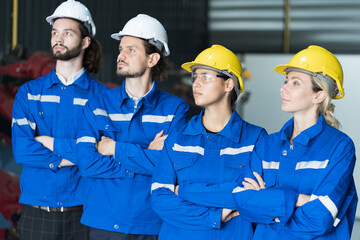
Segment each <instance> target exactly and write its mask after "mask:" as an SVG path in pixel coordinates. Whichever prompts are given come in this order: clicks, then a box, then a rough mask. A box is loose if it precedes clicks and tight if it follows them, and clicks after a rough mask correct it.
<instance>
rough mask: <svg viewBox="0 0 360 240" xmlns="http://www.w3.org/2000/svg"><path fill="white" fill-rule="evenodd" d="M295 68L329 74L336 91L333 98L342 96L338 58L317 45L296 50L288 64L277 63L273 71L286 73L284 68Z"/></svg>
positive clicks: (340, 68)
mask: <svg viewBox="0 0 360 240" xmlns="http://www.w3.org/2000/svg"><path fill="white" fill-rule="evenodd" d="M289 68H297V69H302V70H305V71H308V72H311V73H321V74H322V75H324V76H325V77H326V76H329V77H331V78H332V80H334V81H335V82H336V86H337V89H338V93H337V94H335V95H334V97H333V98H334V99H340V98H342V97H344V88H343V81H344V77H343V70H342V67H341V64H340V62H339V60H338V59H337V58H336V57H335V56H334V54H332V53H331V52H329V51H328V50H326V49H325V48H322V47H319V46H314V45H312V46H309V47H308V48H306V49H304V50H302V51H300V52H298V53H297V54H296V55H295V56H294V57H293V58H292V59H291V60H290V62H289V63H288V64H283V65H278V66H276V67H275V71H276V72H278V73H280V74H282V75H285V76H286V75H287V71H286V69H289Z"/></svg>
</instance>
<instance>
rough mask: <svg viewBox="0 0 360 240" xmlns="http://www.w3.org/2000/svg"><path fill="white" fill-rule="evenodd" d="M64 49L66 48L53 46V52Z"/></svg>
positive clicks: (57, 45)
mask: <svg viewBox="0 0 360 240" xmlns="http://www.w3.org/2000/svg"><path fill="white" fill-rule="evenodd" d="M64 49H66V47H65V46H63V45H59V44H56V45H55V46H53V50H55V51H61V50H64Z"/></svg>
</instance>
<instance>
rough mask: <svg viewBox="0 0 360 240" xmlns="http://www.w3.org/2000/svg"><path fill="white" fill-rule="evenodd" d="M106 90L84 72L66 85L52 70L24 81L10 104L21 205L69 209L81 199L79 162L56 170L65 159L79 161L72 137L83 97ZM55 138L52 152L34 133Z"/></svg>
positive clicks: (82, 105)
mask: <svg viewBox="0 0 360 240" xmlns="http://www.w3.org/2000/svg"><path fill="white" fill-rule="evenodd" d="M106 89H108V88H107V87H105V86H104V85H102V84H100V83H98V82H97V81H95V80H94V79H92V78H90V76H89V74H88V72H87V71H86V70H85V72H84V73H83V74H82V75H81V76H80V77H79V78H78V79H77V80H76V81H75V82H74V83H73V84H71V85H69V86H65V85H63V84H62V83H61V81H60V80H59V79H58V77H57V76H56V74H55V69H54V70H52V71H51V72H50V73H49V74H47V75H45V76H43V77H40V78H38V79H36V80H33V81H29V82H27V83H25V84H23V85H22V86H21V87H20V88H19V91H18V93H17V94H16V98H15V102H14V106H13V112H12V115H13V119H12V143H13V152H14V158H15V161H16V162H17V163H19V164H21V165H23V166H24V167H23V171H22V174H21V179H20V187H21V195H20V200H19V202H20V203H23V204H30V205H38V206H49V207H68V206H76V205H81V204H82V203H83V199H82V198H83V196H82V193H81V191H82V188H81V187H80V185H81V178H80V174H79V168H78V166H73V167H64V168H60V169H58V168H57V167H58V165H59V163H60V162H61V160H62V159H63V158H65V159H67V160H69V161H71V162H73V163H75V164H76V163H77V162H78V159H77V153H76V136H77V130H78V127H79V120H80V116H81V112H82V111H83V108H84V106H85V103H86V101H87V100H88V99H89V98H92V97H93V96H94V95H95V94H97V93H99V92H102V91H104V90H106ZM41 135H47V136H51V137H53V138H54V151H53V152H52V151H50V150H49V149H47V148H46V147H44V146H43V145H42V144H41V143H40V142H38V141H36V140H35V139H34V137H35V136H41Z"/></svg>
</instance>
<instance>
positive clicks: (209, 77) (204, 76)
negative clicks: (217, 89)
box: [203, 73, 212, 82]
mask: <svg viewBox="0 0 360 240" xmlns="http://www.w3.org/2000/svg"><path fill="white" fill-rule="evenodd" d="M203 79H204V81H205V82H210V81H211V80H212V75H211V74H208V73H207V74H204V75H203Z"/></svg>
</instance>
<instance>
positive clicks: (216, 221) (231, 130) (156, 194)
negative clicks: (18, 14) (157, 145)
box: [151, 111, 266, 240]
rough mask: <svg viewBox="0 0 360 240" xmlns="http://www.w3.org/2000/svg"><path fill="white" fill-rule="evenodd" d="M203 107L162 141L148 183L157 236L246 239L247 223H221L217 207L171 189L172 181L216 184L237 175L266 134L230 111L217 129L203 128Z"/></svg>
mask: <svg viewBox="0 0 360 240" xmlns="http://www.w3.org/2000/svg"><path fill="white" fill-rule="evenodd" d="M202 116H203V112H202V113H201V114H200V115H198V116H195V117H193V118H192V119H191V121H190V122H189V123H188V125H187V126H185V127H179V128H178V129H175V130H174V131H173V132H172V133H171V134H170V135H169V137H168V138H167V139H166V141H165V146H164V149H163V151H162V156H161V158H160V162H159V164H158V166H157V168H156V171H155V173H154V176H153V183H152V196H151V200H152V206H153V209H154V211H155V212H156V213H157V214H158V215H159V216H160V217H161V218H162V219H163V221H164V223H163V226H162V228H161V231H160V236H159V239H172V240H176V239H187V240H189V239H197V240H199V239H206V240H213V239H214V240H215V239H251V237H252V235H253V229H252V226H251V223H250V222H246V221H244V220H243V219H241V218H239V217H236V218H234V219H232V220H231V221H229V222H228V223H220V219H221V214H222V209H221V208H215V207H209V206H208V205H206V204H204V205H200V204H195V203H191V202H188V201H186V200H183V199H182V198H180V197H178V196H176V195H175V194H174V187H175V186H176V185H180V186H182V185H184V184H187V183H189V182H190V183H199V184H204V185H207V184H220V183H225V182H229V181H235V180H236V179H237V178H239V177H240V176H241V174H242V172H243V170H244V167H245V165H246V164H247V163H248V161H249V157H250V154H251V152H252V150H253V148H254V145H255V143H256V142H257V141H258V140H259V139H260V138H262V137H263V136H264V135H266V132H265V130H264V129H262V128H260V127H257V126H254V125H251V124H249V123H247V122H245V121H244V120H242V119H241V118H240V116H239V115H238V114H237V113H236V112H235V111H234V112H233V114H232V116H231V118H230V120H229V122H228V123H227V125H226V126H225V127H224V129H223V130H221V131H220V132H219V133H217V134H212V133H207V131H206V130H205V128H204V127H203V125H202V123H201V119H202Z"/></svg>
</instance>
